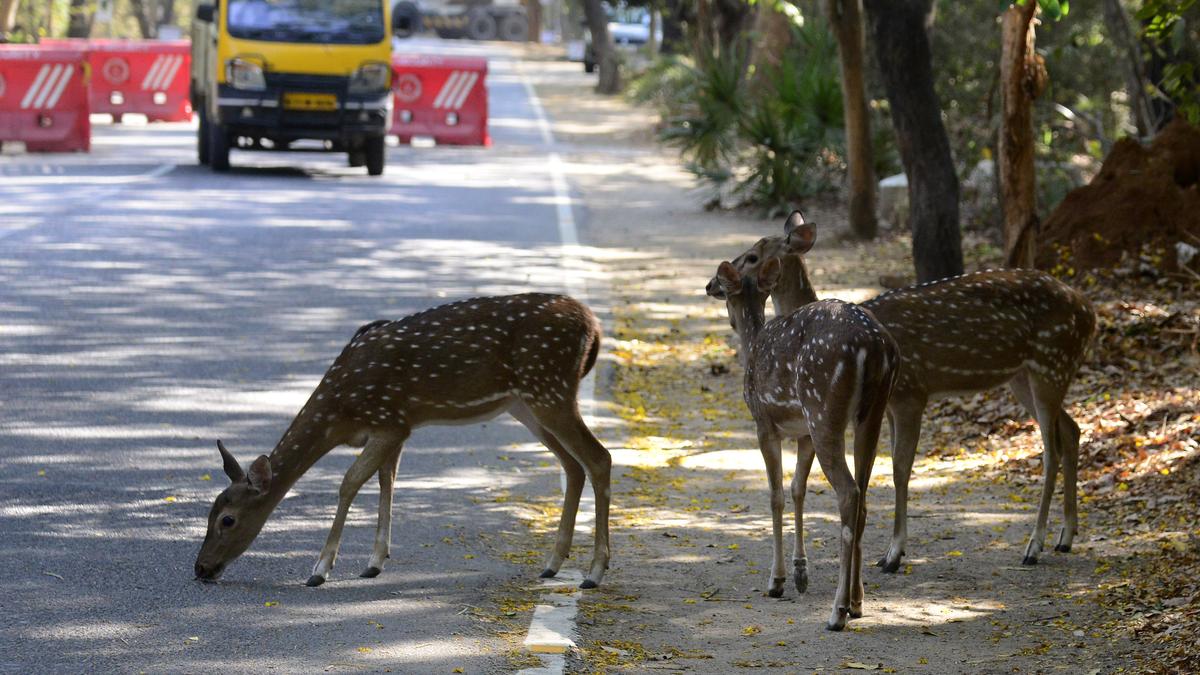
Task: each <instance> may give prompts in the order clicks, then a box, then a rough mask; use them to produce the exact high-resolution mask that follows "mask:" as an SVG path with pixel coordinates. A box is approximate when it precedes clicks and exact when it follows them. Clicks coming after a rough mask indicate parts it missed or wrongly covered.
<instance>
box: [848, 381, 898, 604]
mask: <svg viewBox="0 0 1200 675" xmlns="http://www.w3.org/2000/svg"><path fill="white" fill-rule="evenodd" d="M885 412H886V407H885V406H884V405H883V404H882V402H881V404H880V405H877V406H875V408H873V409H872V410H871V411H870V413H869V415H868V416H867V418H866V419H865V420H863V421H862V423H860V424H859V425H858V426H857V427H855V429H854V482H855V484H856V485H857V486H858V513H857V518H856V523H857V524H856V525H855V528H854V550H853V553H854V558H853V559H852V560H851V565H850V577H851V579H850V581H851V585H850V616H851V618H854V619H857V618H859V617H861V616H862V615H863V611H862V605H863V595H864V590H863V582H862V537H863V531H865V530H866V528H867V488H868V487H870V485H871V469H873V468H874V466H875V453H876V452H877V449H878V446H879V428H880V427H881V426H883V416H884V413H885ZM910 466H911V465H910Z"/></svg>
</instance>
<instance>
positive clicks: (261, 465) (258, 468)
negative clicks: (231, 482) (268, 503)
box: [246, 455, 271, 492]
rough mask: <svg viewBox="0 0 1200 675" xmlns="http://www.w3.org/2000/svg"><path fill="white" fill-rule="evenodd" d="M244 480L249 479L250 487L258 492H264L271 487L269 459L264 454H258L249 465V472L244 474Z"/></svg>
mask: <svg viewBox="0 0 1200 675" xmlns="http://www.w3.org/2000/svg"><path fill="white" fill-rule="evenodd" d="M246 480H248V481H250V487H251V488H253V489H255V490H257V491H258V492H266V491H267V490H269V489H271V459H270V458H269V457H267V456H266V455H259V456H258V459H256V460H254V463H253V464H251V465H250V472H249V473H247V474H246Z"/></svg>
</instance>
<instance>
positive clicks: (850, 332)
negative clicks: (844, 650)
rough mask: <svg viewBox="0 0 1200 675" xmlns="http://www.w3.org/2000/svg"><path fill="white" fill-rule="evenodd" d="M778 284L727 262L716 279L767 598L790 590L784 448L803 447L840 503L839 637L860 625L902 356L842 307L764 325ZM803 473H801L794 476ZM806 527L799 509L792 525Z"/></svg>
mask: <svg viewBox="0 0 1200 675" xmlns="http://www.w3.org/2000/svg"><path fill="white" fill-rule="evenodd" d="M779 278H780V263H779V260H778V259H777V258H771V259H768V260H767V261H766V263H765V264H763V265H762V266H761V267H760V268H759V269H757V270H755V271H754V272H753V273H750V274H739V273H738V271H737V269H736V268H735V267H734V266H733V265H731V264H730V263H728V262H724V263H721V266H720V267H719V268H718V269H717V280H718V283H720V284H721V288H722V290H723V291H724V295H725V304H726V309H727V310H728V311H729V322H730V324H731V325H732V326H733V328H734V330H735V331H737V333H738V336H739V337H740V338H741V340H742V350H741V358H742V365H743V366H745V369H746V379H745V385H744V398H745V401H746V406H747V407H748V408H749V409H750V414H751V415H752V416H753V417H754V423H755V426H756V427H757V430H758V444H759V449H760V450H761V451H762V455H763V462H764V463H765V464H766V469H767V482H768V484H769V487H770V490H771V525H772V553H773V557H772V560H771V582H770V587H769V588H768V591H767V593H768V595H770V596H771V597H774V598H777V597H780V596H782V595H783V586H784V583H785V582H786V581H787V577H786V576H785V572H784V570H785V569H786V568H785V567H784V559H783V466H782V457H781V452H780V441H781V439H782V438H784V437H798V438H803V439H806V440H805V442H804V443H802V447H805V448H808V451H809V454H808V456H807V457H804V458H801V459H798V460H797V463H798V465H799V464H803V465H804V466H805V467H806V468H805V470H804V473H805V474H806V476H807V473H808V467H811V466H812V458H813V455H814V454H815V455H816V457H817V459H818V460H819V461H820V463H821V469H822V470H823V471H824V472H825V477H826V478H828V479H829V482H830V484H831V485H832V486H833V489H834V491H835V492H836V493H837V501H838V513H839V515H840V517H841V524H842V527H841V537H840V541H841V571H840V574H839V576H838V586H837V592H836V594H835V595H834V601H833V610H832V612H831V614H830V617H829V623H828V624H826V627H827V628H828V629H830V630H841V629H842V628H844V627H845V625H846V621H847V619H848V618H849V617H860V616H862V603H863V585H862V547H861V540H862V534H863V529H864V527H865V526H866V518H867V502H866V498H867V486H868V484H869V482H870V479H871V467H872V465H873V464H874V462H875V449H876V446H877V445H878V442H879V428H880V426H881V425H882V423H883V415H884V412H885V410H886V409H887V402H888V393H889V392H890V391H891V389H892V384H893V381H894V379H895V374H896V368H897V366H898V365H899V360H900V357H899V352H898V351H897V348H896V344H895V342H894V341H893V340H892V338H891V336H889V335H888V334H887V331H885V330H884V329H883V327H882V326H880V325H879V323H878V322H877V321H875V319H874V318H873V317H872V316H871V315H870V313H868V312H865V311H863V310H862V309H861V308H860V307H858V306H856V305H852V304H849V303H845V302H841V301H838V300H826V301H823V302H815V303H811V304H809V305H806V306H804V307H802V308H800V309H799V310H797V311H796V312H794V313H792V314H789V315H787V316H783V317H779V318H776V319H775V320H773V321H771V322H770V323H767V322H766V319H765V310H766V303H767V294H768V293H770V292H771V290H772V289H773V288H774V287H775V284H776V283H777V282H778V281H779ZM848 423H849V424H853V425H854V473H853V475H852V474H851V473H850V469H849V467H847V465H846V448H845V442H846V441H845V430H846V425H847V424H848ZM799 473H800V471H799V470H798V471H797V474H799ZM803 518H804V513H803V501H798V502H797V504H796V523H797V525H798V526H799V524H800V523H801V521H802V520H803ZM793 566H794V570H793V575H794V582H795V584H796V587H797V589H799V590H800V591H801V592H803V591H804V590H806V589H807V587H808V558H807V556H806V555H805V552H804V542H803V540H802V539H801V538H799V537H798V538H797V539H796V548H795V550H794V551H793Z"/></svg>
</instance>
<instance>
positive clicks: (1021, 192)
mask: <svg viewBox="0 0 1200 675" xmlns="http://www.w3.org/2000/svg"><path fill="white" fill-rule="evenodd" d="M1036 13H1037V2H1036V0H1026V2H1025V4H1024V5H1023V6H1021V5H1011V6H1009V8H1008V9H1006V10H1005V11H1004V16H1003V20H1002V23H1001V26H1000V31H1001V36H1000V101H1001V117H1000V153H999V155H998V159H999V162H998V167H997V168H998V169H999V176H1000V194H1001V197H1002V199H1003V201H1002V202H1001V206H1002V207H1003V210H1004V253H1005V258H1006V260H1007V264H1008V266H1009V267H1033V259H1034V253H1035V246H1036V244H1037V233H1038V229H1039V227H1040V223H1039V222H1038V215H1037V191H1036V187H1037V185H1036V169H1035V167H1034V144H1033V100H1034V99H1035V98H1037V97H1038V95H1040V94H1041V93H1042V90H1043V89H1045V86H1046V69H1045V66H1043V65H1042V62H1041V57H1039V56H1038V54H1037V52H1036V51H1034V15H1035V14H1036Z"/></svg>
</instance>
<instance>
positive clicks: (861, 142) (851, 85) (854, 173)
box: [825, 0, 878, 239]
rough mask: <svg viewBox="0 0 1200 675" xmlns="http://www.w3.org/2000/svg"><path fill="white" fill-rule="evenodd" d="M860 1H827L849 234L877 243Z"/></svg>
mask: <svg viewBox="0 0 1200 675" xmlns="http://www.w3.org/2000/svg"><path fill="white" fill-rule="evenodd" d="M860 3H861V0H825V13H826V14H827V15H828V16H829V26H830V28H832V29H833V35H834V37H835V38H836V39H837V43H838V53H839V54H840V56H841V63H842V108H843V109H844V112H843V114H844V117H845V124H846V164H847V167H848V168H849V173H850V230H851V231H852V232H854V235H855V236H856V237H858V238H859V239H874V238H875V234H876V231H877V229H878V228H877V223H876V220H875V170H874V162H873V161H872V152H871V118H870V115H869V113H868V111H867V94H866V84H865V82H864V78H863V40H864V37H863V17H862V5H861V4H860Z"/></svg>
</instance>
